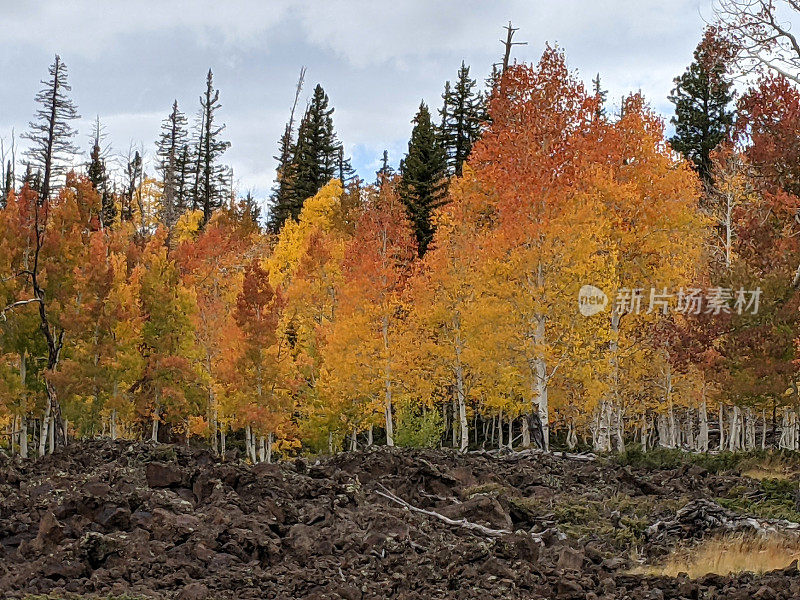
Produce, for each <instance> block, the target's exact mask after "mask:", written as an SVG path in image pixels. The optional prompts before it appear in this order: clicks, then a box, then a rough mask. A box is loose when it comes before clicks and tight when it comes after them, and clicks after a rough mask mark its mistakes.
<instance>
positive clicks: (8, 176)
mask: <svg viewBox="0 0 800 600" xmlns="http://www.w3.org/2000/svg"><path fill="white" fill-rule="evenodd" d="M13 189H14V164H13V163H12V162H11V161H10V160H9V161H8V163H7V164H6V172H5V177H4V178H3V196H2V197H1V198H0V209H3V208H5V207H6V198H8V195H9V194H10V193H11V192H12V191H13Z"/></svg>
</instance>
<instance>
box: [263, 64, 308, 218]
mask: <svg viewBox="0 0 800 600" xmlns="http://www.w3.org/2000/svg"><path fill="white" fill-rule="evenodd" d="M305 77H306V68H305V67H301V69H300V77H299V78H298V80H297V86H296V87H295V91H294V102H292V110H291V111H290V113H289V121H288V122H287V123H286V127H284V130H283V134H281V138H280V140H279V142H278V156H273V158H274V159H275V160H276V161H278V164H277V167H276V176H275V186H274V187H273V188H272V196H271V198H270V200H271V203H272V208H271V209H270V218H269V223H268V227H269V229H270V230H271V231H273V232H275V233H277V232H278V230H279V229H280V227H281V225H282V224H283V220H284V219H285V218H286V217H285V211H284V210H282V209H278V207H286V206H288V205H289V202H290V195H291V181H290V179H289V172H290V170H291V168H290V165H291V163H292V161H293V159H294V150H295V148H294V116H295V112H296V111H297V102H298V101H299V100H300V93H301V92H302V91H303V83H304V81H305Z"/></svg>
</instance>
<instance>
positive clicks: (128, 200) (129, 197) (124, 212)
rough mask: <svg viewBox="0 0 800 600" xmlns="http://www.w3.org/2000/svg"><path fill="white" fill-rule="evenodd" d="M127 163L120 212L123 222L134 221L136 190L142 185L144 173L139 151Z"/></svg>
mask: <svg viewBox="0 0 800 600" xmlns="http://www.w3.org/2000/svg"><path fill="white" fill-rule="evenodd" d="M128 155H129V158H128V160H127V161H126V163H125V177H126V181H125V191H124V192H123V193H122V207H121V210H120V215H119V217H120V219H121V220H122V221H132V220H133V214H134V211H133V202H134V196H135V194H136V190H137V189H138V188H139V186H140V185H142V179H143V177H144V171H143V167H142V155H141V154H139V151H138V150H137V151H136V152H134V153H133V156H130V152H129V154H128Z"/></svg>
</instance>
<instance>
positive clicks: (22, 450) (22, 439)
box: [19, 415, 28, 458]
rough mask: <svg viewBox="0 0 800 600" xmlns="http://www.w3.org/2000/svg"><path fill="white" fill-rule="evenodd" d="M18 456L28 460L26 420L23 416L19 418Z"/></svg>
mask: <svg viewBox="0 0 800 600" xmlns="http://www.w3.org/2000/svg"><path fill="white" fill-rule="evenodd" d="M19 455H20V456H21V457H22V458H28V418H27V417H26V416H25V415H22V416H21V417H20V418H19Z"/></svg>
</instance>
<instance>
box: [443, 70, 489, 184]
mask: <svg viewBox="0 0 800 600" xmlns="http://www.w3.org/2000/svg"><path fill="white" fill-rule="evenodd" d="M475 86H476V81H475V80H474V79H470V77H469V67H468V66H466V64H464V62H463V61H462V63H461V68H460V69H459V70H458V79H457V80H456V84H455V86H454V87H452V88H451V86H450V82H449V81H448V82H447V83H446V84H445V89H444V94H442V99H443V100H444V105H443V106H442V109H441V110H440V111H439V114H440V115H441V118H442V125H441V133H442V143H443V144H444V147H445V151H446V152H447V164H448V172H449V173H451V174H455V175H458V176H460V175H461V167H462V165H463V164H464V161H465V160H467V157H468V156H469V153H470V151H471V150H472V146H473V144H474V143H475V142H476V141H477V139H478V137H480V132H481V125H482V122H483V121H484V118H483V113H484V108H483V98H482V96H481V94H480V93H478V92H476V91H475Z"/></svg>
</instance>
